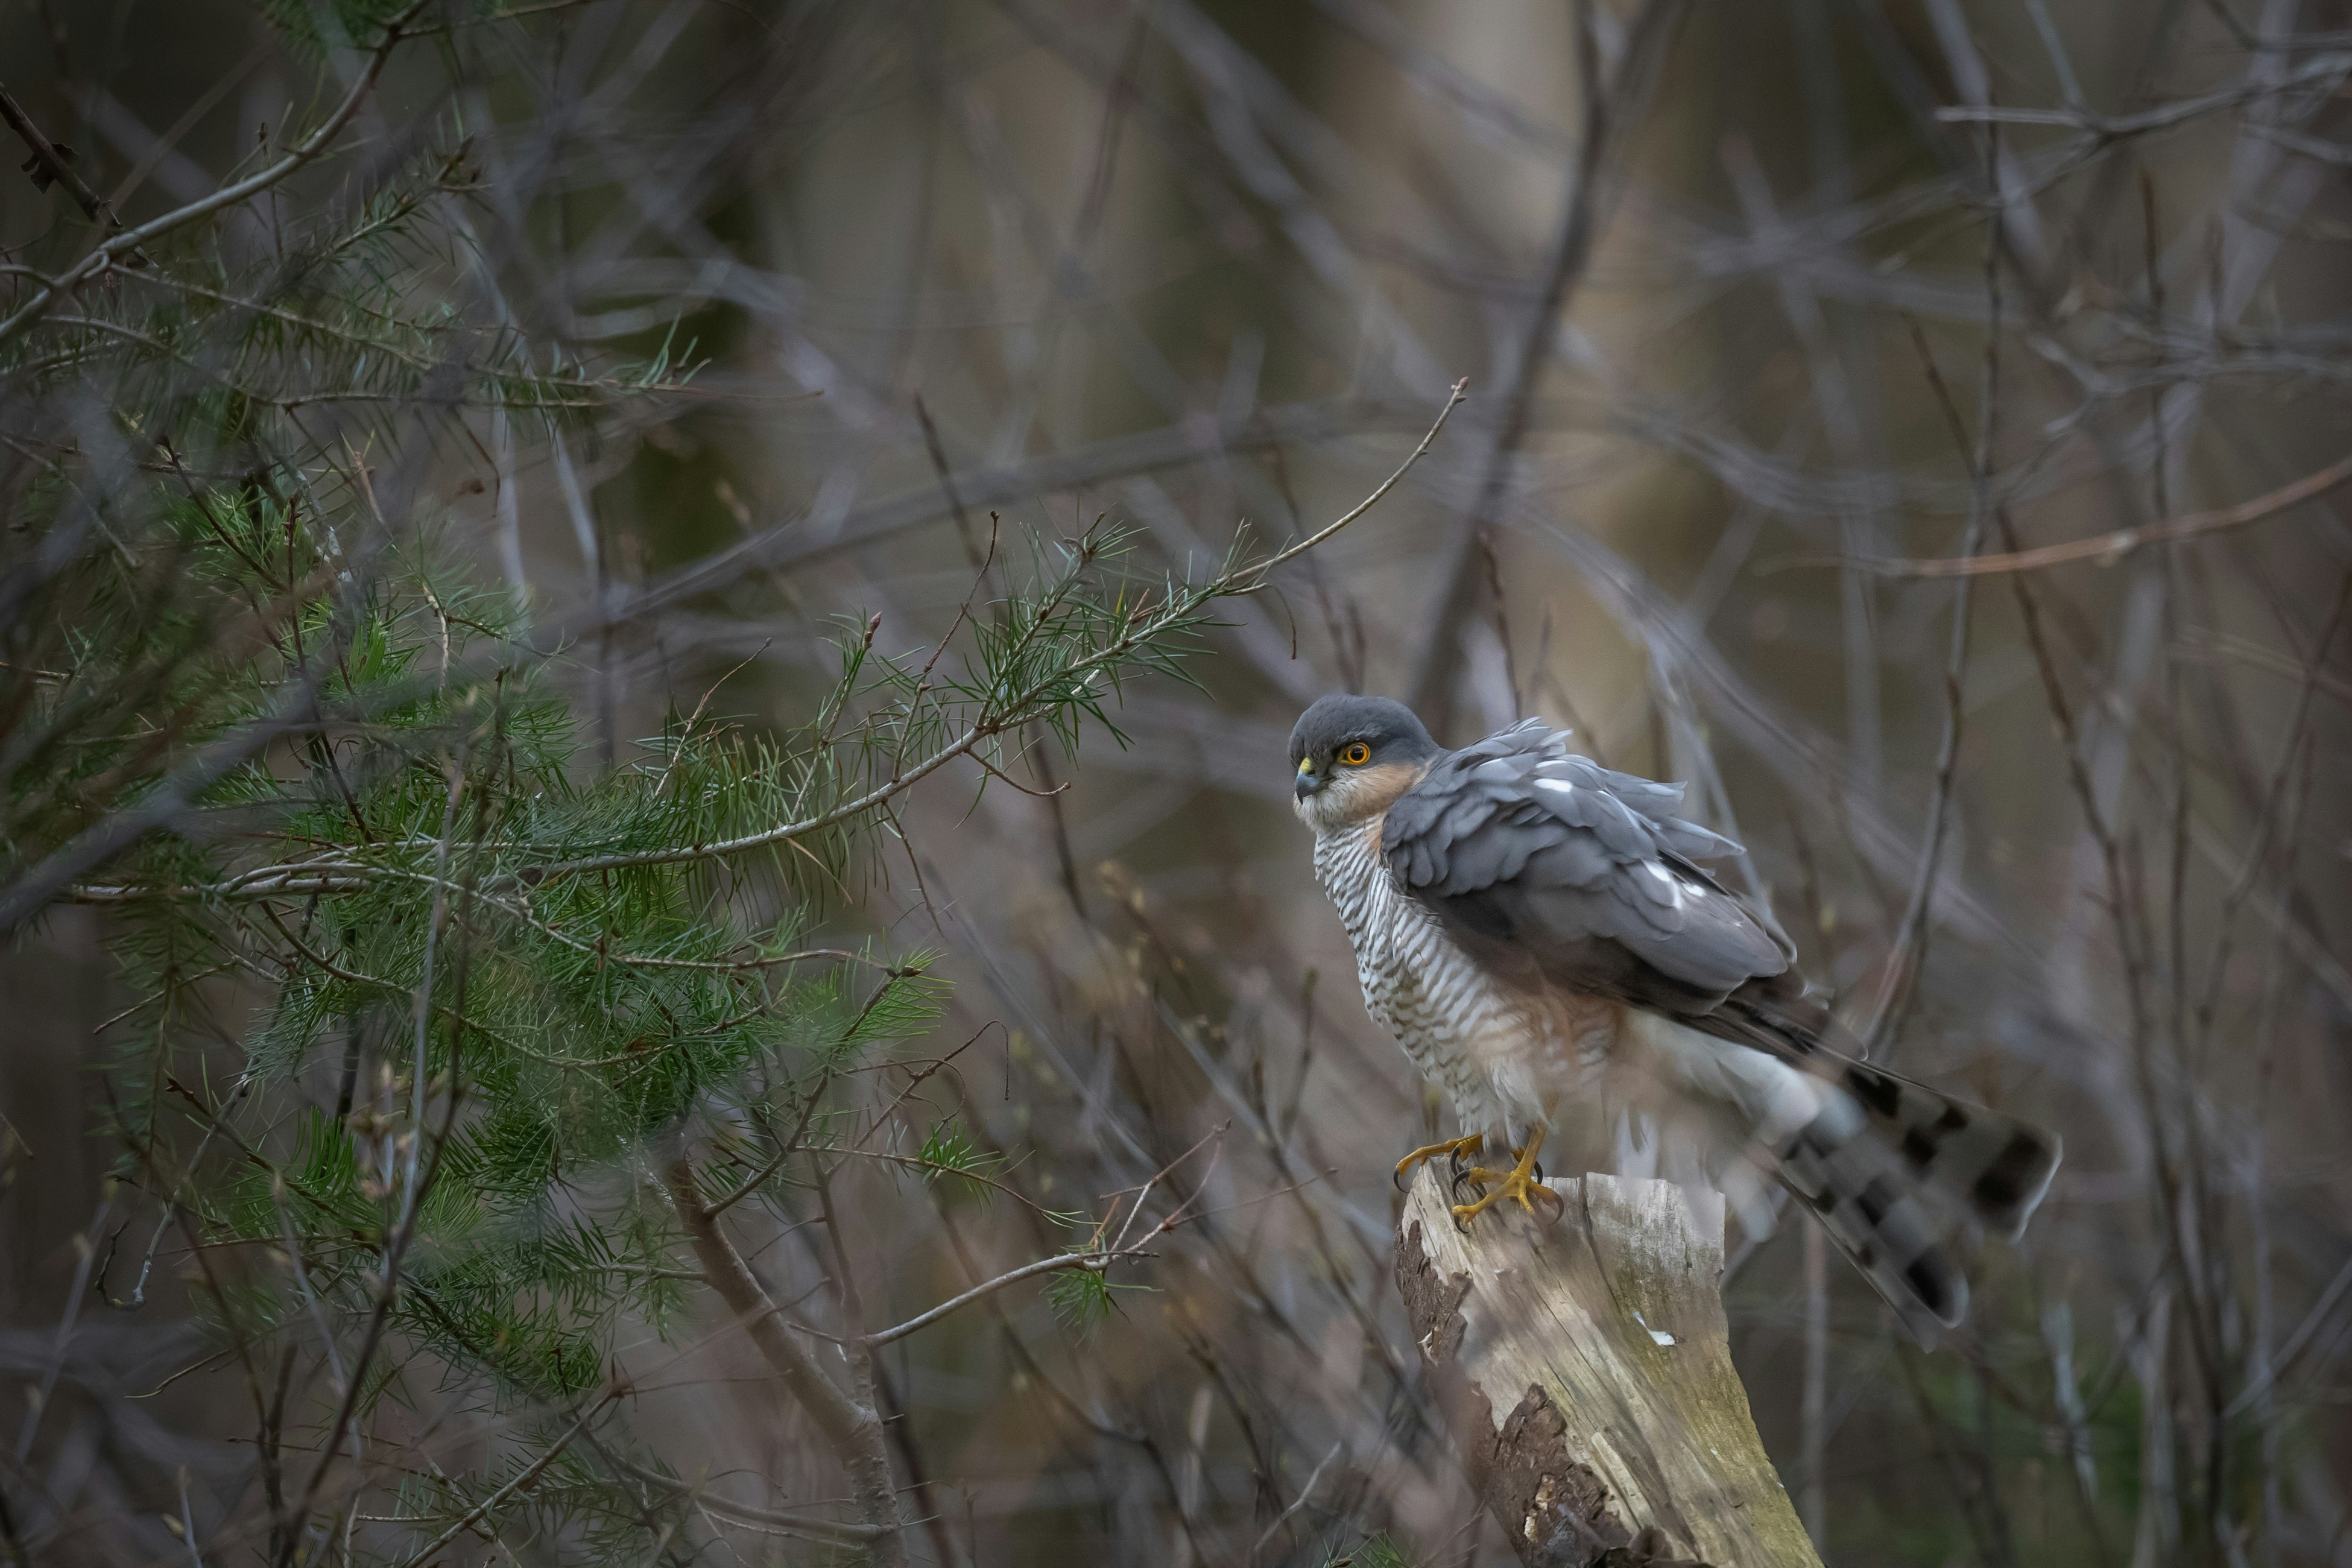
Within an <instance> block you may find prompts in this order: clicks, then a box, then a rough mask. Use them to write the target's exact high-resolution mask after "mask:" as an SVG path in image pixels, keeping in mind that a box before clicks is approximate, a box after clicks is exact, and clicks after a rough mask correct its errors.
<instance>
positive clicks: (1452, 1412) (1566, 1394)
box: [1396, 1166, 1821, 1568]
mask: <svg viewBox="0 0 2352 1568" xmlns="http://www.w3.org/2000/svg"><path fill="white" fill-rule="evenodd" d="M1550 1185H1551V1188H1552V1190H1553V1191H1555V1192H1557V1193H1558V1194H1559V1195H1560V1197H1561V1199H1562V1200H1563V1202H1564V1203H1565V1205H1566V1213H1565V1215H1563V1217H1562V1218H1561V1219H1560V1220H1559V1222H1558V1223H1557V1224H1555V1225H1549V1226H1547V1225H1545V1224H1543V1223H1542V1222H1541V1221H1540V1220H1538V1219H1534V1218H1530V1217H1529V1216H1528V1215H1526V1214H1525V1213H1523V1212H1521V1211H1519V1210H1518V1209H1517V1207H1516V1206H1514V1207H1513V1208H1511V1209H1510V1210H1509V1211H1507V1212H1506V1211H1504V1210H1503V1209H1502V1208H1501V1207H1499V1206H1498V1207H1497V1208H1496V1209H1493V1210H1489V1211H1488V1212H1487V1213H1486V1214H1484V1215H1480V1216H1479V1217H1478V1218H1477V1219H1476V1220H1475V1222H1473V1224H1472V1226H1471V1227H1470V1229H1469V1231H1468V1232H1467V1233H1465V1232H1464V1231H1462V1230H1460V1229H1458V1228H1457V1227H1456V1226H1454V1221H1453V1217H1452V1215H1450V1214H1449V1213H1448V1205H1449V1204H1450V1203H1451V1201H1452V1200H1451V1198H1450V1196H1449V1195H1448V1194H1447V1191H1446V1187H1445V1184H1444V1181H1443V1180H1442V1179H1441V1178H1440V1176H1439V1174H1438V1173H1436V1172H1435V1171H1434V1170H1433V1169H1432V1168H1431V1167H1428V1166H1423V1168H1422V1170H1421V1172H1420V1174H1419V1175H1418V1176H1417V1177H1416V1179H1415V1180H1414V1182H1413V1185H1412V1194H1410V1196H1409V1197H1408V1198H1407V1199H1406V1202H1405V1207H1404V1214H1403V1216H1402V1219H1401V1220H1400V1221H1399V1222H1398V1227H1397V1254H1396V1273H1397V1289H1398V1290H1399V1292H1400V1294H1402V1297H1403V1299H1404V1305H1405V1310H1406V1312H1407V1314H1408V1315H1409V1316H1410V1318H1411V1319H1412V1331H1413V1336H1414V1338H1415V1340H1416V1341H1417V1342H1419V1344H1420V1346H1421V1351H1422V1354H1423V1356H1424V1357H1426V1358H1427V1359H1428V1361H1429V1363H1430V1365H1431V1368H1432V1370H1433V1373H1434V1374H1435V1376H1436V1378H1437V1381H1438V1384H1439V1386H1440V1389H1441V1391H1442V1394H1443V1397H1444V1402H1445V1406H1446V1411H1447V1417H1448V1420H1449V1422H1450V1424H1451V1425H1452V1426H1453V1429H1454V1437H1455V1440H1456V1441H1457V1442H1458V1443H1459V1444H1460V1445H1461V1447H1462V1449H1463V1453H1464V1456H1465V1459H1466V1460H1467V1462H1468V1464H1469V1468H1470V1473H1471V1478H1472V1480H1473V1483H1474V1484H1475V1485H1476V1486H1477V1488H1478V1489H1479V1492H1480V1495H1481V1496H1482V1497H1483V1498H1484V1500H1486V1506H1487V1508H1488V1509H1489V1510H1492V1512H1493V1513H1494V1515H1495V1517H1496V1519H1497V1520H1498V1521H1500V1522H1501V1523H1502V1526H1503V1529H1504V1532H1505V1534H1506V1535H1507V1536H1508V1537H1509V1539H1510V1542H1511V1545H1512V1547H1513V1549H1514V1550H1516V1551H1517V1552H1518V1554H1519V1560H1520V1561H1521V1562H1522V1563H1528V1564H1530V1565H1531V1568H1636V1565H1651V1568H1668V1565H1678V1564H1692V1563H1703V1564H1706V1565H1707V1568H1821V1559H1820V1557H1819V1556H1817V1555H1816V1554H1815V1553H1814V1551H1813V1548H1812V1543H1811V1542H1810V1541H1808V1540H1807V1539H1806V1536H1805V1531H1804V1527H1803V1526H1802V1525H1801V1524H1800V1523H1799V1522H1798V1520H1797V1513H1796V1510H1795V1509H1794V1508H1793V1507H1791V1506H1790V1501H1789V1495H1788V1493H1787V1492H1786V1491H1785V1490H1783V1489H1782V1488H1781V1485H1780V1476H1779V1474H1778V1473H1777V1472H1776V1471H1775V1470H1774V1468H1773V1467H1772V1461H1771V1459H1770V1458H1768V1457H1767V1456H1766V1454H1765V1452H1764V1445H1763V1442H1762V1440H1761V1439H1760V1438H1759V1437H1758V1436H1757V1435H1756V1424H1755V1421H1754V1419H1753V1418H1752V1417H1751V1416H1750V1415H1749V1413H1748V1393H1747V1390H1746V1389H1745V1388H1744V1387H1742V1386H1741V1384H1740V1382H1739V1376H1738V1373H1737V1372H1735V1371H1734V1370H1733V1369H1732V1364H1731V1349H1730V1335H1729V1331H1728V1329H1727V1325H1726V1324H1725V1322H1724V1317H1723V1302H1722V1299H1721V1297H1720V1296H1719V1295H1718V1293H1717V1288H1718V1284H1719V1281H1720V1280H1721V1279H1722V1275H1723V1204H1722V1201H1721V1200H1720V1199H1719V1198H1713V1197H1712V1195H1711V1194H1710V1195H1709V1201H1707V1202H1706V1203H1705V1204H1704V1205H1703V1208H1704V1212H1703V1213H1698V1214H1694V1213H1693V1211H1692V1205H1691V1202H1690V1200H1689V1198H1688V1197H1687V1196H1686V1195H1685V1193H1684V1190H1683V1189H1682V1188H1681V1187H1679V1186H1677V1185H1675V1184H1673V1183H1671V1182H1621V1181H1619V1180H1618V1179H1616V1178H1615V1177H1613V1176H1602V1175H1590V1176H1585V1177H1583V1178H1582V1179H1580V1180H1577V1181H1555V1182H1553V1183H1551V1184H1550Z"/></svg>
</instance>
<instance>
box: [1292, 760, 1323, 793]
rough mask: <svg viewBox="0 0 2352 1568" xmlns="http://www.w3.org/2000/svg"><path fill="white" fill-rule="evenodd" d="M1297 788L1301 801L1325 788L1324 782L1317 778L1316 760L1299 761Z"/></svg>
mask: <svg viewBox="0 0 2352 1568" xmlns="http://www.w3.org/2000/svg"><path fill="white" fill-rule="evenodd" d="M1322 787H1323V781H1322V780H1321V779H1319V778H1318V777H1316V776H1315V759H1314V758H1312V757H1301V758H1299V759H1298V784H1297V792H1298V798H1299V799H1301V800H1305V799H1306V798H1307V796H1308V795H1313V794H1314V793H1315V792H1316V791H1317V790H1318V789H1321V788H1322Z"/></svg>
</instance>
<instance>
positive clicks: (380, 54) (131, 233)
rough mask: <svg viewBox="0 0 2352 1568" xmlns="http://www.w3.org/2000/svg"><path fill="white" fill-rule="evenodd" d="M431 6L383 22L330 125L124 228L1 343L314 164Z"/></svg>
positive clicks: (421, 3) (64, 276)
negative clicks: (56, 305) (240, 175)
mask: <svg viewBox="0 0 2352 1568" xmlns="http://www.w3.org/2000/svg"><path fill="white" fill-rule="evenodd" d="M431 3H432V0H411V4H410V5H407V6H405V7H404V8H403V9H402V10H400V11H399V12H398V13H396V14H395V15H394V16H393V17H392V19H391V20H389V21H387V22H386V23H385V24H384V26H383V37H380V38H378V39H377V40H376V43H375V47H373V48H372V49H370V50H369V51H368V56H367V61H366V63H365V64H364V65H363V66H362V67H361V68H360V73H359V79H358V80H356V81H354V82H352V87H351V90H350V91H349V92H347V93H345V94H344V95H343V100H342V101H341V103H339V104H337V105H336V106H335V109H334V112H333V113H331V114H330V115H328V116H327V118H326V121H325V122H324V123H322V124H321V125H320V127H319V128H318V129H317V130H316V131H313V132H310V135H309V136H306V137H304V138H303V140H302V142H301V144H300V145H299V146H297V147H295V148H294V149H293V150H292V151H290V152H289V153H287V154H286V155H285V156H284V157H282V158H280V159H278V161H277V162H276V163H272V164H270V165H269V166H268V168H266V169H263V170H260V171H259V172H258V173H256V174H251V175H248V176H247V178H245V179H242V180H239V181H238V182H237V183H236V184H233V185H223V186H222V187H221V188H220V189H219V190H217V191H215V192H214V193H213V194H212V195H208V196H205V197H202V198H200V199H198V200H196V201H193V202H190V203H189V204H188V205H185V206H183V207H176V208H174V209H173V210H172V211H171V212H168V213H165V214H164V215H163V216H161V217H159V218H153V219H151V220H150V221H148V222H146V223H143V224H141V225H140V226H138V227H137V228H131V229H124V230H122V231H121V232H120V233H117V234H115V235H113V236H111V237H109V238H108V239H107V240H106V241H105V243H103V244H101V245H100V246H99V247H97V248H96V249H94V250H92V251H91V252H90V253H89V255H88V256H85V257H84V258H82V259H81V260H80V261H79V262H78V263H76V264H75V265H74V266H73V267H71V268H68V269H67V270H66V271H65V272H63V273H60V274H59V275H58V278H57V279H56V280H55V281H54V282H52V283H49V284H47V285H46V286H44V287H43V288H42V289H40V291H39V292H37V293H36V294H35V295H34V296H33V297H32V298H31V299H30V300H26V302H25V304H24V306H23V307H22V308H21V309H19V310H17V311H16V314H14V315H12V316H10V317H9V318H8V319H7V320H5V321H0V343H5V342H9V341H10V340H11V339H14V338H16V336H18V335H19V334H21V333H22V332H23V331H25V330H26V328H27V327H30V326H31V325H32V324H33V323H34V322H35V321H38V320H39V319H40V318H41V317H42V315H44V314H45V313H46V312H47V310H48V308H49V304H50V301H52V300H56V299H57V298H58V295H60V294H67V293H71V292H72V291H73V290H74V289H79V287H81V285H82V284H84V283H87V282H89V280H90V279H93V278H95V277H97V276H98V275H99V274H100V273H101V272H103V271H105V270H106V269H107V268H109V267H110V266H112V265H113V264H114V262H115V260H116V258H120V257H122V256H126V255H131V254H133V253H135V252H136V251H137V250H138V249H139V247H141V246H142V245H144V244H146V243H147V242H148V241H149V240H152V239H160V238H162V237H163V236H165V235H167V234H170V233H172V232H173V231H174V230H175V229H181V228H184V227H186V226H188V225H189V224H192V223H194V222H195V221H196V220H197V219H199V218H202V217H208V216H211V215H212V214H214V213H216V212H218V211H220V210H221V209H222V208H224V207H231V206H235V205H237V204H238V203H240V202H243V201H247V200H248V199H250V198H251V197H254V196H257V195H260V194H261V193H262V192H264V191H266V190H268V189H269V188H270V187H271V186H273V185H276V184H279V183H280V182H282V181H284V180H285V179H287V178H288V177H289V176H290V175H292V174H297V173H299V171H300V170H301V169H303V168H304V167H305V166H306V165H308V164H310V163H312V162H314V161H315V160H316V159H317V158H318V157H319V155H320V153H324V152H325V151H326V150H327V148H328V147H329V146H330V145H331V143H332V142H334V140H335V138H337V137H338V136H341V134H342V132H343V128H344V127H345V126H347V125H349V124H350V123H351V122H352V116H354V115H356V114H358V113H359V111H360V105H361V104H362V103H364V102H365V101H366V100H367V96H368V94H369V93H370V92H372V91H373V90H374V89H375V84H376V79H377V78H378V77H380V76H382V75H383V68H384V62H385V61H387V60H389V59H390V58H392V51H393V49H394V47H397V46H398V45H399V43H400V42H401V40H402V39H403V38H404V37H406V36H407V34H406V31H405V29H406V26H407V25H408V23H409V22H411V21H412V20H414V19H415V16H416V15H417V13H419V12H421V11H423V10H424V9H425V6H426V5H430V4H431Z"/></svg>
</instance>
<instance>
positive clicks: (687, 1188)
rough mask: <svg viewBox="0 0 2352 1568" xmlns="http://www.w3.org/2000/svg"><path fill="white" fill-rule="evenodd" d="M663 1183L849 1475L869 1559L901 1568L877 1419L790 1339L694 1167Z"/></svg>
mask: <svg viewBox="0 0 2352 1568" xmlns="http://www.w3.org/2000/svg"><path fill="white" fill-rule="evenodd" d="M668 1180H669V1192H670V1203H671V1205H672V1206H673V1207H674V1208H675V1209H676V1210H677V1217H678V1220H679V1222H680V1223H681V1224H682V1225H683V1226H685V1228H686V1234H687V1239H688V1241H689V1242H690V1243H691V1244H692V1245H693V1247H694V1254H695V1257H696V1258H698V1259H700V1260H701V1263H702V1268H703V1272H704V1273H705V1274H707V1275H709V1278H710V1282H711V1288H712V1289H715V1290H717V1291H718V1292H719V1300H723V1301H724V1302H726V1303H727V1305H728V1307H729V1308H730V1310H732V1311H733V1312H734V1314H735V1317H736V1320H737V1321H739V1322H740V1323H741V1324H742V1326H743V1331H744V1332H745V1333H746V1334H748V1335H749V1336H750V1337H751V1343H752V1344H753V1345H754V1346H755V1347H756V1348H757V1349H758V1350H759V1352H760V1355H761V1359H762V1360H764V1361H765V1362H766V1363H768V1365H769V1367H770V1368H771V1369H772V1370H773V1371H774V1373H776V1375H777V1376H779V1377H781V1378H782V1379H783V1381H784V1386H785V1387H787V1388H789V1389H791V1390H792V1393H793V1398H794V1399H796V1400H798V1401H799V1402H800V1405H801V1408H802V1409H803V1410H804V1411H806V1412H807V1413H808V1416H809V1419H810V1421H812V1422H813V1423H814V1424H815V1426H816V1428H817V1430H818V1431H820V1432H821V1433H823V1434H824V1438H825V1441H826V1443H827V1445H828V1446H830V1447H832V1449H833V1451H834V1453H835V1455H836V1456H837V1457H838V1458H840V1460H841V1462H842V1464H843V1466H844V1467H845V1468H846V1469H847V1470H848V1471H849V1477H850V1481H851V1484H852V1486H853V1487H854V1488H855V1489H856V1494H857V1510H858V1513H859V1514H860V1515H861V1517H862V1524H863V1528H862V1530H861V1531H859V1533H860V1534H861V1535H862V1536H863V1537H864V1539H866V1541H868V1542H871V1543H872V1549H873V1552H874V1556H875V1561H876V1562H877V1564H882V1565H884V1568H905V1564H906V1562H907V1549H906V1543H905V1541H904V1539H903V1535H904V1531H906V1528H907V1525H908V1519H907V1517H906V1510H904V1508H902V1507H901V1506H900V1503H899V1500H898V1484H897V1482H896V1481H895V1480H894V1479H892V1478H891V1474H890V1456H889V1452H888V1450H887V1447H885V1439H884V1436H883V1432H882V1423H881V1420H880V1418H879V1416H877V1414H876V1413H875V1411H874V1409H873V1408H872V1407H871V1406H870V1405H861V1404H859V1403H858V1402H857V1401H856V1400H855V1399H853V1398H851V1397H850V1396H849V1395H848V1394H845V1393H844V1392H843V1391H842V1389H841V1386H840V1385H839V1384H836V1383H835V1382H834V1380H833V1377H832V1375H831V1374H830V1373H827V1372H826V1371H825V1370H824V1368H823V1367H822V1366H820V1365H818V1364H817V1363H816V1362H815V1361H814V1359H813V1358H812V1357H811V1356H810V1355H809V1353H808V1352H806V1351H804V1350H803V1349H802V1348H801V1344H800V1342H799V1341H797V1340H795V1339H794V1338H793V1333H792V1330H791V1328H790V1327H789V1326H788V1325H787V1324H786V1323H785V1321H784V1318H783V1311H782V1308H780V1307H778V1306H777V1305H776V1303H775V1302H774V1301H773V1300H770V1298H769V1296H768V1292H767V1290H766V1289H764V1288H763V1287H762V1286H761V1284H760V1281H759V1279H758V1278H757V1277H756V1276H755V1275H753V1274H752V1272H751V1266H750V1265H749V1264H747V1263H745V1262H744V1260H743V1255H742V1254H741V1253H740V1252H738V1251H737V1250H736V1249H735V1244H734V1243H733V1242H731V1241H730V1240H729V1239H728V1238H727V1233H726V1232H725V1231H724V1230H722V1229H720V1228H719V1219H718V1216H717V1215H713V1214H712V1213H711V1212H710V1210H709V1208H708V1207H707V1206H706V1205H704V1203H703V1201H702V1194H701V1193H700V1191H699V1190H698V1187H697V1185H696V1183H695V1175H694V1165H693V1163H692V1162H691V1161H688V1160H685V1159H679V1160H676V1161H673V1162H672V1163H671V1164H670V1167H669V1172H668ZM863 1353H864V1352H862V1351H861V1352H860V1354H861V1356H862V1355H863Z"/></svg>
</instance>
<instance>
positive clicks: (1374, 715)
mask: <svg viewBox="0 0 2352 1568" xmlns="http://www.w3.org/2000/svg"><path fill="white" fill-rule="evenodd" d="M1437 752H1438V746H1437V742H1434V741H1433V740H1431V739H1430V738H1429V731H1427V730H1424V729H1423V728H1422V726H1421V721H1420V720H1418V719H1416V718H1414V717H1413V715H1412V709H1410V708H1408V707H1406V706H1405V705H1404V704H1403V703H1402V702H1391V701H1390V700H1388V699H1387V698H1385V697H1322V698H1318V699H1317V700H1316V701H1315V703H1314V704H1313V706H1311V707H1309V708H1308V709H1307V711H1306V712H1304V713H1301V714H1300V715H1299V716H1298V722H1297V724H1296V725H1294V726H1292V728H1291V731H1290V772H1291V778H1292V781H1293V787H1294V789H1295V790H1296V791H1297V810H1298V816H1299V818H1300V820H1302V821H1304V822H1305V823H1306V824H1307V826H1310V827H1312V828H1314V829H1315V830H1316V831H1317V832H1318V833H1326V832H1329V831H1331V830H1332V829H1335V828H1341V827H1349V826H1354V825H1355V824H1357V823H1360V822H1369V821H1370V820H1371V819H1372V818H1373V817H1375V816H1379V815H1380V814H1381V813H1382V812H1384V811H1386V810H1387V809H1388V808H1389V807H1390V805H1392V804H1394V802H1395V800H1396V797H1397V796H1399V795H1402V794H1403V793H1404V792H1405V791H1407V790H1409V789H1411V788H1412V786H1413V785H1414V784H1416V783H1418V782H1420V779H1421V775H1422V774H1423V773H1426V772H1428V771H1429V763H1430V759H1432V758H1433V757H1434V756H1436V755H1437Z"/></svg>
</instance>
